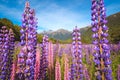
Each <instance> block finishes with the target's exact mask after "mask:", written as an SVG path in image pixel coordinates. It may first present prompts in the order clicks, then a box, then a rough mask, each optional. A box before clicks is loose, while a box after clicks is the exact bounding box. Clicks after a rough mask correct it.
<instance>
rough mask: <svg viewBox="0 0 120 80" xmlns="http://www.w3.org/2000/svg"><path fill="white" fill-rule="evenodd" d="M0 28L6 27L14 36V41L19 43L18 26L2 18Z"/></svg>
mask: <svg viewBox="0 0 120 80" xmlns="http://www.w3.org/2000/svg"><path fill="white" fill-rule="evenodd" d="M2 26H6V27H7V29H10V28H11V29H12V30H13V32H14V35H15V40H16V41H20V27H19V26H18V25H14V24H13V23H12V22H11V21H10V20H9V19H6V18H2V19H0V29H1V27H2Z"/></svg>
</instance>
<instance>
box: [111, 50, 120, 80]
mask: <svg viewBox="0 0 120 80" xmlns="http://www.w3.org/2000/svg"><path fill="white" fill-rule="evenodd" d="M111 60H112V64H111V66H112V76H113V80H117V69H118V65H120V52H119V53H112V55H111Z"/></svg>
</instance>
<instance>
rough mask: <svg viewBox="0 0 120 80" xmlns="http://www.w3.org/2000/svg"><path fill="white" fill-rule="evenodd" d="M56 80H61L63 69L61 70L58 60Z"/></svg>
mask: <svg viewBox="0 0 120 80" xmlns="http://www.w3.org/2000/svg"><path fill="white" fill-rule="evenodd" d="M55 80H61V69H60V63H59V61H58V60H57V61H56V64H55Z"/></svg>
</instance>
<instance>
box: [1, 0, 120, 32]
mask: <svg viewBox="0 0 120 80" xmlns="http://www.w3.org/2000/svg"><path fill="white" fill-rule="evenodd" d="M25 2H26V0H0V18H8V19H10V20H11V21H12V22H13V23H14V24H17V25H21V15H22V13H23V11H24V6H25ZM29 2H30V7H31V8H32V9H35V11H36V17H37V18H38V32H41V31H44V30H57V29H60V28H63V29H67V30H70V31H71V30H72V29H73V28H74V26H78V27H79V28H81V27H85V26H87V25H90V23H91V21H90V18H91V15H90V14H91V10H90V8H91V0H29ZM105 6H106V9H107V16H109V15H111V14H114V13H116V12H120V0H105Z"/></svg>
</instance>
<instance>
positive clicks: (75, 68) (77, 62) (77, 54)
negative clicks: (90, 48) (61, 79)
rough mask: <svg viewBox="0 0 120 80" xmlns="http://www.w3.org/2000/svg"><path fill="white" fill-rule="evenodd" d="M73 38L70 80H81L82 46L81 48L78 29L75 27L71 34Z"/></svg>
mask: <svg viewBox="0 0 120 80" xmlns="http://www.w3.org/2000/svg"><path fill="white" fill-rule="evenodd" d="M72 36H73V43H72V45H73V46H72V49H73V54H72V55H73V63H72V67H71V71H72V72H73V73H71V75H72V76H71V77H74V78H71V80H74V79H76V80H82V79H83V66H82V50H81V48H82V46H81V42H80V40H81V38H80V33H79V29H77V27H76V28H75V29H74V30H73V33H72Z"/></svg>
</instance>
